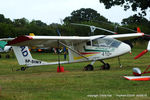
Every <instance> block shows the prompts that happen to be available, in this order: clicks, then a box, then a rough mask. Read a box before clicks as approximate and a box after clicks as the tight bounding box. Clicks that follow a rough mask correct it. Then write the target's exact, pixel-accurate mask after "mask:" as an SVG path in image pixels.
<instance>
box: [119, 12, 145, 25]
mask: <svg viewBox="0 0 150 100" xmlns="http://www.w3.org/2000/svg"><path fill="white" fill-rule="evenodd" d="M121 23H122V24H123V25H129V24H138V25H139V24H148V20H147V19H146V18H144V17H141V16H138V15H136V14H135V15H133V16H130V17H128V18H125V19H123V20H122V22H121Z"/></svg>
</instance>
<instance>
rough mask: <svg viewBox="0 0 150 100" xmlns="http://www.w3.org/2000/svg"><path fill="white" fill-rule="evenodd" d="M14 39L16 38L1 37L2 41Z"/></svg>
mask: <svg viewBox="0 0 150 100" xmlns="http://www.w3.org/2000/svg"><path fill="white" fill-rule="evenodd" d="M13 39H15V38H1V39H0V41H11V40H13Z"/></svg>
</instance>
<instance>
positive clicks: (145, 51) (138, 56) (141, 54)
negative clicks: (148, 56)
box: [134, 50, 148, 59]
mask: <svg viewBox="0 0 150 100" xmlns="http://www.w3.org/2000/svg"><path fill="white" fill-rule="evenodd" d="M147 52H148V50H144V51H142V52H141V53H140V54H138V55H137V56H136V57H134V59H138V58H140V57H141V56H143V55H144V54H145V53H147Z"/></svg>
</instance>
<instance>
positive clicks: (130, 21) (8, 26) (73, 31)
mask: <svg viewBox="0 0 150 100" xmlns="http://www.w3.org/2000/svg"><path fill="white" fill-rule="evenodd" d="M63 21H64V24H58V23H52V24H49V25H47V24H46V23H44V22H42V21H41V20H32V21H31V22H30V21H29V20H28V19H26V18H20V19H14V20H10V19H9V18H5V16H4V15H3V14H0V38H8V37H17V36H20V35H28V34H29V33H34V34H35V35H45V36H57V35H58V32H57V30H59V31H60V33H61V35H62V36H75V35H77V36H88V35H91V33H90V28H89V27H84V26H75V25H72V24H70V23H82V24H89V25H94V26H97V27H102V28H106V29H108V30H111V31H116V32H117V33H120V34H122V33H132V32H131V31H129V30H125V29H124V28H121V27H126V28H130V29H132V30H136V27H140V28H141V30H142V32H145V33H147V34H149V33H150V29H149V27H150V21H148V20H147V19H146V18H144V17H142V16H139V15H133V16H130V17H128V18H125V19H123V20H122V22H121V24H118V23H114V22H110V21H109V19H107V18H105V17H104V16H102V15H101V14H99V13H98V12H97V11H95V10H93V9H91V8H81V9H79V10H75V11H73V12H72V13H71V16H67V17H66V18H64V19H63ZM94 34H95V35H101V34H104V35H107V34H110V33H107V32H104V31H102V30H96V31H95V33H94Z"/></svg>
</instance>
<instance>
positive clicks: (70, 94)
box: [0, 48, 150, 100]
mask: <svg viewBox="0 0 150 100" xmlns="http://www.w3.org/2000/svg"><path fill="white" fill-rule="evenodd" d="M142 50H143V49H138V48H135V49H133V51H132V53H133V54H132V55H129V54H126V55H124V56H121V57H120V58H121V62H122V65H123V67H122V68H120V67H119V64H118V61H117V58H113V59H108V60H105V62H108V63H110V65H111V69H110V70H109V71H104V70H99V67H100V66H101V65H102V64H101V63H100V62H96V63H95V65H94V66H95V69H94V71H88V72H85V71H83V70H82V69H83V67H84V66H86V65H87V64H89V63H90V62H84V63H74V64H64V65H63V66H64V67H65V70H66V71H67V72H64V73H57V72H56V71H57V65H53V66H41V67H34V68H29V69H27V70H26V71H24V72H23V71H16V69H18V68H20V66H19V65H18V63H17V60H16V59H15V58H10V59H6V58H2V59H0V87H1V91H0V100H99V99H103V100H108V99H111V100H120V99H128V100H148V99H150V91H149V90H150V85H149V84H150V81H128V80H126V79H124V78H123V76H124V75H132V68H134V67H139V68H140V69H141V70H142V71H143V70H144V69H145V68H146V67H147V66H148V65H149V64H150V61H149V58H150V53H147V54H146V55H144V56H143V57H142V58H140V59H137V60H134V59H133V58H134V57H135V56H136V55H137V54H138V53H140V52H141V51H142ZM39 55H40V56H39ZM33 57H34V58H39V59H41V60H46V61H54V60H57V55H55V54H49V53H42V54H39V53H34V54H33ZM61 59H62V60H63V57H62V56H61ZM147 75H150V74H147ZM119 96H120V97H119Z"/></svg>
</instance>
